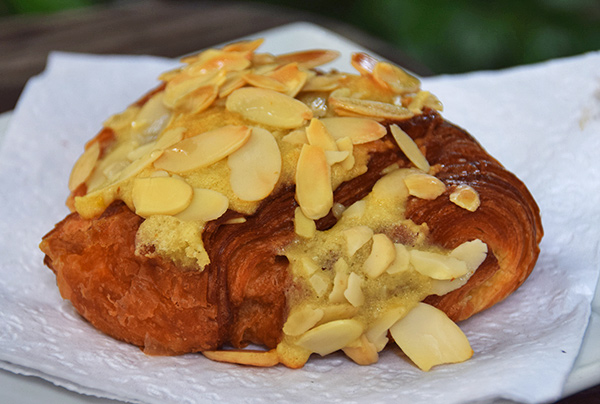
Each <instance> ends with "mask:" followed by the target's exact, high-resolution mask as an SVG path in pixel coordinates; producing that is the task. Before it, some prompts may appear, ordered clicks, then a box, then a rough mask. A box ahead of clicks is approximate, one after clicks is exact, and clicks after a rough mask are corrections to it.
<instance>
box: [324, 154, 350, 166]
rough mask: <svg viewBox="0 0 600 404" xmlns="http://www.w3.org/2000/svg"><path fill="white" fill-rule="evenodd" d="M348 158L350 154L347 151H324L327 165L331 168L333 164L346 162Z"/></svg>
mask: <svg viewBox="0 0 600 404" xmlns="http://www.w3.org/2000/svg"><path fill="white" fill-rule="evenodd" d="M348 156H350V152H348V151H333V150H326V151H325V158H326V159H327V164H329V165H330V166H333V165H334V164H337V163H341V162H342V161H344V160H346V159H347V158H348Z"/></svg>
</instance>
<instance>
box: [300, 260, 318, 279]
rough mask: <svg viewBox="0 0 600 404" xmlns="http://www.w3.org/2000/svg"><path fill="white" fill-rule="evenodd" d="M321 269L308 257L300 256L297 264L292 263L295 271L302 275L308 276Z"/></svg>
mask: <svg viewBox="0 0 600 404" xmlns="http://www.w3.org/2000/svg"><path fill="white" fill-rule="evenodd" d="M319 269H321V268H320V267H319V266H318V265H317V263H316V262H315V261H313V260H312V259H311V258H308V257H302V258H301V259H300V261H299V262H298V264H297V265H294V270H295V272H296V273H297V274H298V275H300V276H302V277H304V278H307V279H308V278H310V277H311V276H312V275H313V274H314V273H315V272H317V271H318V270H319Z"/></svg>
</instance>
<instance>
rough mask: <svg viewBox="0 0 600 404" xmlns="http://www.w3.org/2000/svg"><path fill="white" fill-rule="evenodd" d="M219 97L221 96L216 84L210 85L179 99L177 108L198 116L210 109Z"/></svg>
mask: <svg viewBox="0 0 600 404" xmlns="http://www.w3.org/2000/svg"><path fill="white" fill-rule="evenodd" d="M217 95H219V89H218V87H217V86H216V85H214V84H209V85H206V86H202V87H199V88H197V89H195V90H194V91H190V92H189V93H187V94H186V95H185V96H183V97H181V98H180V99H178V100H177V102H176V103H175V104H176V105H175V106H176V108H181V109H182V110H184V111H186V112H188V113H190V114H198V113H200V112H202V111H204V110H205V109H207V108H208V107H210V106H211V105H212V103H213V101H214V100H215V99H216V98H217Z"/></svg>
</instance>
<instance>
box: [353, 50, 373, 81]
mask: <svg viewBox="0 0 600 404" xmlns="http://www.w3.org/2000/svg"><path fill="white" fill-rule="evenodd" d="M377 63H378V61H377V59H375V58H374V57H372V56H370V55H367V54H366V53H362V52H360V53H353V54H352V57H351V59H350V64H352V67H354V68H355V69H356V70H358V72H359V73H360V74H361V75H363V76H370V75H371V74H372V73H373V70H374V69H375V66H376V65H377Z"/></svg>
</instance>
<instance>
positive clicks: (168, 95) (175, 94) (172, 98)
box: [163, 70, 226, 109]
mask: <svg viewBox="0 0 600 404" xmlns="http://www.w3.org/2000/svg"><path fill="white" fill-rule="evenodd" d="M181 77H182V78H181V80H175V79H173V80H171V81H170V82H169V83H168V84H167V87H166V88H165V91H164V97H163V104H164V105H165V106H166V107H167V108H170V109H174V108H175V107H176V106H177V105H178V103H179V102H180V100H181V99H182V98H184V97H185V96H186V95H188V94H189V93H191V92H192V91H194V90H196V89H198V88H200V87H204V86H208V85H211V84H214V85H217V86H220V85H222V84H223V83H224V82H225V80H226V72H225V71H224V70H221V71H218V72H210V73H206V74H203V75H199V76H195V77H190V76H186V75H183V74H182V76H181Z"/></svg>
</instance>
